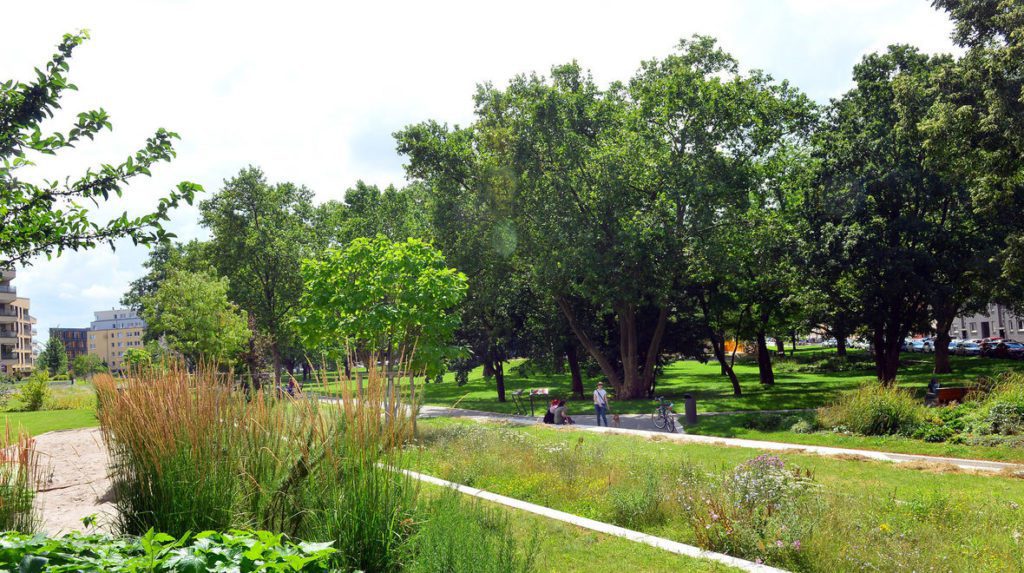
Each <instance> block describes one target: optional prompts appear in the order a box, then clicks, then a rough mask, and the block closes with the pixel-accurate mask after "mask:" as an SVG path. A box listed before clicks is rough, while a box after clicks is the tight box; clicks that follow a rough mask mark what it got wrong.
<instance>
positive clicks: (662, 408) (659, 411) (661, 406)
mask: <svg viewBox="0 0 1024 573" xmlns="http://www.w3.org/2000/svg"><path fill="white" fill-rule="evenodd" d="M674 405H675V404H673V403H672V402H666V401H665V397H664V396H659V397H658V407H657V408H655V410H654V413H653V414H651V421H652V422H654V427H655V428H658V429H659V430H664V429H665V428H668V431H669V432H671V433H673V434H674V433H676V415H675V412H673V411H672V406H674Z"/></svg>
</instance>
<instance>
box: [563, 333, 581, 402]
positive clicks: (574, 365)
mask: <svg viewBox="0 0 1024 573" xmlns="http://www.w3.org/2000/svg"><path fill="white" fill-rule="evenodd" d="M565 359H566V361H567V362H568V363H569V373H570V374H571V375H572V393H573V395H574V396H576V397H577V398H582V397H583V375H582V374H581V373H580V357H579V356H578V355H577V354H576V344H575V343H573V342H572V341H570V342H569V343H568V344H566V345H565Z"/></svg>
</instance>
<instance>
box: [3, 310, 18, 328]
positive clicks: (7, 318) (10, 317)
mask: <svg viewBox="0 0 1024 573" xmlns="http://www.w3.org/2000/svg"><path fill="white" fill-rule="evenodd" d="M17 320H18V309H16V308H0V324H10V323H12V322H15V321H17Z"/></svg>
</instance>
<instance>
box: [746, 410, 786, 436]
mask: <svg viewBox="0 0 1024 573" xmlns="http://www.w3.org/2000/svg"><path fill="white" fill-rule="evenodd" d="M743 426H744V427H745V428H748V429H751V430H760V431H762V432H773V431H775V430H778V429H779V428H781V427H782V416H780V415H779V414H761V415H755V416H753V417H750V418H747V420H746V421H745V422H744V423H743Z"/></svg>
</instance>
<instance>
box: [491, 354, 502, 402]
mask: <svg viewBox="0 0 1024 573" xmlns="http://www.w3.org/2000/svg"><path fill="white" fill-rule="evenodd" d="M491 371H492V372H494V382H495V383H496V384H497V386H498V401H499V402H504V401H505V367H504V366H503V365H502V363H501V360H495V361H494V362H493V363H491Z"/></svg>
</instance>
